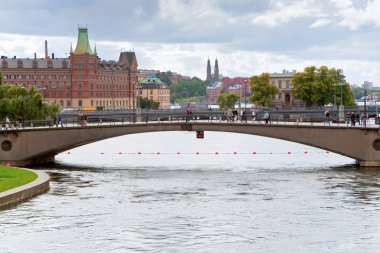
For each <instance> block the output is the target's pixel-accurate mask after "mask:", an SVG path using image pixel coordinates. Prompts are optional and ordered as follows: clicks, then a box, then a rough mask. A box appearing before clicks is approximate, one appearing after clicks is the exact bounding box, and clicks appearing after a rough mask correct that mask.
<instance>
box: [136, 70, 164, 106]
mask: <svg viewBox="0 0 380 253" xmlns="http://www.w3.org/2000/svg"><path fill="white" fill-rule="evenodd" d="M138 96H139V97H140V98H147V99H150V100H153V101H155V102H159V103H160V107H159V109H170V88H169V87H168V85H167V84H165V83H163V82H162V81H161V80H160V79H158V78H155V77H154V78H150V77H148V78H145V79H144V80H142V81H140V82H139V85H138Z"/></svg>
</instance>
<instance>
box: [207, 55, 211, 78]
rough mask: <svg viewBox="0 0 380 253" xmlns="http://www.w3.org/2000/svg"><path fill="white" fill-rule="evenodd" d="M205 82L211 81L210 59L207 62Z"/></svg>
mask: <svg viewBox="0 0 380 253" xmlns="http://www.w3.org/2000/svg"><path fill="white" fill-rule="evenodd" d="M206 80H207V81H212V76H211V64H210V58H208V60H207V78H206Z"/></svg>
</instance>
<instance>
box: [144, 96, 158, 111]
mask: <svg viewBox="0 0 380 253" xmlns="http://www.w3.org/2000/svg"><path fill="white" fill-rule="evenodd" d="M140 107H141V108H147V109H158V108H159V107H160V102H157V101H154V100H152V99H147V98H141V97H140Z"/></svg>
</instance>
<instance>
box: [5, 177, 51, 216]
mask: <svg viewBox="0 0 380 253" xmlns="http://www.w3.org/2000/svg"><path fill="white" fill-rule="evenodd" d="M32 171H33V172H34V173H36V174H37V175H38V178H37V179H36V180H34V181H33V182H30V183H28V184H26V185H23V186H20V187H17V188H14V189H10V190H8V191H5V192H0V209H2V208H6V207H10V206H15V205H17V204H19V203H21V202H23V201H25V200H27V199H30V198H32V197H34V196H37V195H39V194H41V193H44V192H46V191H48V190H49V181H50V177H49V175H48V174H46V173H45V172H42V171H36V170H32Z"/></svg>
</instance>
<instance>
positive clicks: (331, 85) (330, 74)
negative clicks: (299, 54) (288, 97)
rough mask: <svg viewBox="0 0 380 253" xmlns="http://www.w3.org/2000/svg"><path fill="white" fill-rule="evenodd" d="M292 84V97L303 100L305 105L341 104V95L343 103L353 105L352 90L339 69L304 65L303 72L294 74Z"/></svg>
mask: <svg viewBox="0 0 380 253" xmlns="http://www.w3.org/2000/svg"><path fill="white" fill-rule="evenodd" d="M292 85H293V95H294V97H295V98H298V99H302V100H304V101H305V102H306V106H312V105H313V104H317V105H319V106H324V105H326V104H330V103H334V102H335V104H341V101H340V100H341V97H342V99H343V104H344V105H350V106H352V105H355V101H354V97H353V94H352V91H351V90H350V87H349V85H348V83H347V82H346V80H345V76H344V75H343V74H342V72H341V70H339V69H334V68H332V69H329V68H328V67H326V66H321V67H319V68H316V67H315V66H310V67H306V68H305V69H304V71H303V72H299V73H296V74H294V76H293V81H292ZM340 86H341V87H340ZM340 90H342V94H340Z"/></svg>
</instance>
